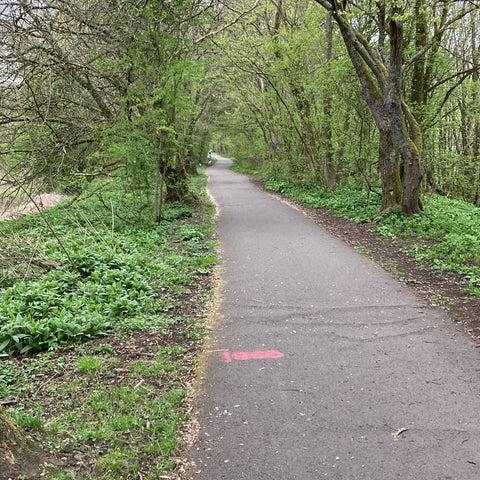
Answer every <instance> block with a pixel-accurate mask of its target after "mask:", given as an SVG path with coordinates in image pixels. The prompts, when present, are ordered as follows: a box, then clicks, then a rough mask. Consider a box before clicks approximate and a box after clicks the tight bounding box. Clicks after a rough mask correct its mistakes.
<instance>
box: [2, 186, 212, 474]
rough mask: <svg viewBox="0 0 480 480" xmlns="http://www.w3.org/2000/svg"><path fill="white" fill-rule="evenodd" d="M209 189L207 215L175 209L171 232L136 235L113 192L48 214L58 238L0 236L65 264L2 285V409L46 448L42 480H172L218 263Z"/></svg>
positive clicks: (144, 230)
mask: <svg viewBox="0 0 480 480" xmlns="http://www.w3.org/2000/svg"><path fill="white" fill-rule="evenodd" d="M197 182H198V186H197V188H198V192H199V195H200V196H202V200H201V202H200V204H199V205H198V206H197V207H195V208H194V207H192V206H188V205H183V204H174V205H169V206H166V210H165V220H164V221H162V223H161V224H155V223H152V222H148V221H137V222H136V223H135V224H132V223H129V220H131V215H132V212H131V211H130V210H128V208H127V207H126V208H125V209H124V210H121V209H122V207H121V206H119V207H118V208H119V209H120V211H119V212H118V213H119V216H120V217H121V218H124V219H125V220H127V221H120V220H118V218H117V217H115V220H114V221H113V220H112V217H111V211H108V210H107V209H105V208H104V207H103V204H106V205H112V206H113V208H116V205H117V204H116V203H115V199H116V194H115V192H111V193H110V194H109V199H108V201H106V200H105V198H103V199H102V202H100V200H98V199H96V198H95V197H91V198H89V199H88V201H86V202H85V203H84V204H79V205H77V206H76V207H75V209H72V208H69V207H67V206H66V205H59V206H58V207H55V208H53V209H51V210H49V211H48V219H49V222H51V224H52V225H53V226H54V228H55V231H56V232H57V235H59V238H56V237H55V236H54V235H52V233H51V232H50V231H49V230H48V229H47V228H46V227H45V223H44V222H43V221H42V219H41V218H39V216H38V215H31V216H28V217H22V218H20V219H18V220H16V221H8V222H3V223H2V224H0V225H1V229H2V233H4V237H6V236H9V237H10V238H12V237H14V236H18V235H21V236H22V237H23V239H24V240H25V242H24V245H26V246H25V247H24V253H25V254H29V255H31V256H32V257H35V258H41V259H42V260H44V261H48V262H51V263H49V265H55V267H54V268H51V269H49V270H48V271H45V270H44V269H43V268H42V267H39V268H37V267H36V266H35V265H30V267H29V268H27V267H25V266H22V268H20V269H17V270H9V271H8V272H7V271H4V275H3V279H2V283H1V285H0V287H1V289H0V346H1V353H2V355H3V358H1V359H0V398H3V399H7V400H8V402H7V404H8V407H7V408H8V411H9V412H10V414H11V415H12V416H13V417H14V419H15V420H16V421H17V423H18V424H19V425H21V426H22V427H24V428H25V429H27V430H28V431H30V432H31V433H32V434H33V435H34V436H35V437H36V438H37V439H38V440H39V441H40V442H41V443H42V444H43V446H44V450H45V452H46V453H47V457H48V458H47V463H49V464H50V466H48V467H47V468H46V471H45V475H44V476H43V477H42V478H45V479H47V480H67V479H68V480H80V479H85V478H89V479H98V480H110V479H114V478H115V479H137V478H143V479H144V480H149V479H150V480H153V479H158V478H159V477H161V476H172V478H173V475H174V473H172V472H173V471H174V470H175V469H176V467H177V455H178V454H179V451H180V449H181V447H182V434H183V432H184V429H185V422H186V420H187V419H188V399H189V396H190V395H191V393H192V387H191V385H190V381H191V378H192V374H193V373H192V372H193V369H194V366H195V363H196V356H197V353H198V347H199V345H200V344H201V342H202V340H203V338H204V334H205V326H204V323H203V315H204V313H203V312H204V310H205V307H206V305H207V303H208V301H209V299H210V280H209V278H210V277H209V273H210V272H212V269H213V267H214V265H215V264H216V263H217V258H216V257H215V242H214V241H213V240H212V236H213V234H214V225H213V208H212V207H211V206H210V205H209V203H208V202H207V201H206V194H205V191H204V180H200V181H199V180H198V179H197ZM106 196H107V195H106V194H104V197H106ZM121 200H122V202H125V196H124V195H122V199H121ZM120 203H121V202H119V204H120ZM40 239H41V240H42V241H40ZM59 240H60V241H61V242H62V243H63V245H64V247H66V250H67V251H68V252H69V255H70V258H68V257H67V255H66V253H65V252H64V250H63V249H62V247H61V246H60V244H59V243H60V242H59ZM20 353H21V355H20Z"/></svg>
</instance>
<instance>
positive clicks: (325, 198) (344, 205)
mask: <svg viewBox="0 0 480 480" xmlns="http://www.w3.org/2000/svg"><path fill="white" fill-rule="evenodd" d="M265 187H266V188H267V190H271V191H274V192H279V193H284V194H285V195H287V196H288V197H290V198H292V199H293V200H297V201H299V202H302V203H304V204H305V205H307V206H309V207H313V208H325V209H327V210H330V211H332V212H334V213H335V214H337V215H338V216H340V217H344V218H350V219H352V220H354V221H355V222H357V223H364V222H369V221H370V219H371V218H372V217H373V216H374V215H375V214H376V213H377V212H378V210H379V207H380V204H381V201H380V199H379V198H378V197H377V196H374V195H368V194H367V193H366V192H365V191H361V190H356V189H353V188H349V187H339V188H337V190H336V191H335V192H334V193H332V192H328V191H326V190H325V189H324V188H322V187H316V186H307V185H303V186H297V185H295V184H293V183H291V182H285V181H278V180H267V182H266V183H265Z"/></svg>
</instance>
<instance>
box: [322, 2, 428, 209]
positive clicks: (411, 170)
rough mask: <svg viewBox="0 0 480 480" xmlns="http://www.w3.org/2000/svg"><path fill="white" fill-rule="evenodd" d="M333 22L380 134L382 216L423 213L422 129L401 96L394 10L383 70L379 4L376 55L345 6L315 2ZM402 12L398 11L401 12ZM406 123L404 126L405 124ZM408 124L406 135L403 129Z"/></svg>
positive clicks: (382, 15) (399, 44)
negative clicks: (387, 212)
mask: <svg viewBox="0 0 480 480" xmlns="http://www.w3.org/2000/svg"><path fill="white" fill-rule="evenodd" d="M316 1H317V3H319V4H320V5H322V6H323V7H324V8H325V9H326V10H328V11H329V12H330V13H331V14H332V16H333V18H334V19H335V21H336V23H337V25H338V27H339V29H340V32H341V34H342V37H343V41H344V43H345V46H346V48H347V52H348V55H349V56H350V59H351V61H352V64H353V66H354V68H355V71H356V73H357V76H358V78H359V80H360V83H361V85H362V88H363V92H364V96H365V100H366V102H367V104H368V107H369V108H370V111H371V112H372V116H373V118H374V121H375V124H376V125H377V127H378V130H379V132H380V145H379V156H380V157H379V163H380V169H381V172H382V210H386V209H388V208H391V207H395V206H397V205H398V203H397V202H398V201H399V199H400V197H399V196H398V193H399V191H400V190H401V192H402V194H401V202H400V205H398V206H400V207H401V209H402V212H403V213H404V214H405V215H412V214H414V213H417V212H419V211H420V210H421V201H420V186H421V180H422V174H421V170H420V155H421V144H422V132H421V128H420V126H419V124H418V122H416V120H415V118H414V117H413V115H412V114H411V113H410V111H409V110H408V107H407V106H406V104H405V102H404V100H403V96H402V54H403V24H402V22H396V21H394V20H393V18H394V15H395V13H396V9H397V8H398V7H393V9H392V12H391V14H392V20H391V21H390V67H389V68H387V67H386V65H387V64H388V62H387V55H386V51H387V49H385V48H384V42H385V38H386V35H385V30H384V27H385V24H386V22H385V15H386V12H385V5H384V4H383V3H382V2H378V3H377V4H376V6H377V9H378V11H377V13H378V20H379V25H381V28H380V32H379V37H378V49H377V48H373V47H372V46H371V45H370V44H369V43H368V41H367V40H366V39H365V38H363V37H362V36H361V35H360V33H359V32H358V31H357V30H355V29H354V28H353V27H352V26H351V25H350V23H349V21H348V18H347V15H346V13H345V11H344V10H343V4H340V3H338V2H331V1H328V0H316ZM399 12H400V9H399ZM405 119H406V120H405ZM406 121H408V126H409V128H410V132H411V134H410V133H409V130H408V129H407V126H406ZM391 143H393V145H394V146H395V148H396V150H397V151H398V152H399V154H400V156H401V157H402V167H403V177H402V184H401V187H400V183H399V181H400V176H399V175H398V173H397V172H398V167H397V164H396V160H394V155H393V149H392V148H391Z"/></svg>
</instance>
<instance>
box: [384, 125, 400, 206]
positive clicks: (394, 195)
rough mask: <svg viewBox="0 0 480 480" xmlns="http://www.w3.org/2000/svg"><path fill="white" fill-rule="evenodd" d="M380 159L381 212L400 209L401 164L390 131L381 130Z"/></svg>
mask: <svg viewBox="0 0 480 480" xmlns="http://www.w3.org/2000/svg"><path fill="white" fill-rule="evenodd" d="M378 158H379V159H380V160H381V161H380V170H381V178H382V207H381V210H380V212H385V211H387V210H391V209H392V208H395V207H396V208H399V207H400V206H401V203H402V185H401V179H400V163H399V161H398V155H397V150H396V149H395V146H394V144H393V140H392V132H391V130H390V129H387V130H381V131H380V136H379V142H378Z"/></svg>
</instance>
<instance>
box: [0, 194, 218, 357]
mask: <svg viewBox="0 0 480 480" xmlns="http://www.w3.org/2000/svg"><path fill="white" fill-rule="evenodd" d="M102 197H103V198H102V200H103V202H102V201H100V198H99V197H90V198H89V199H88V200H86V201H85V202H81V203H79V204H78V205H77V206H76V208H75V209H74V210H70V209H68V208H66V207H57V208H54V209H52V210H50V211H49V212H48V216H49V221H50V222H51V224H52V225H53V226H54V228H55V230H56V231H57V235H58V234H60V235H61V242H62V244H60V243H59V241H58V239H57V238H55V237H54V236H53V235H52V233H51V232H50V230H49V229H47V228H46V225H45V224H44V223H43V220H42V219H41V218H40V216H39V215H33V216H29V217H28V218H26V217H23V218H20V219H19V220H17V221H10V222H8V223H7V224H4V225H3V230H4V231H5V233H7V232H16V233H17V234H20V232H21V235H23V237H24V238H25V239H28V237H29V236H35V238H38V237H41V238H42V239H43V241H44V243H43V245H42V246H38V245H37V246H36V249H37V252H36V254H37V255H38V253H41V255H42V257H43V258H45V259H48V260H50V261H54V262H56V264H57V265H58V267H57V268H54V269H52V270H50V271H49V272H48V273H46V274H44V275H42V276H41V277H40V278H35V276H32V277H31V278H26V279H24V280H22V281H16V282H13V285H12V279H7V278H6V279H5V283H4V285H3V290H0V355H8V354H12V353H26V352H38V351H41V350H48V349H57V348H59V347H60V346H62V345H65V344H72V343H79V342H84V341H86V340H89V339H92V338H95V337H99V336H105V335H107V334H108V333H109V331H111V330H112V329H122V330H131V329H132V328H133V329H135V328H143V327H144V326H145V323H146V322H147V320H146V319H145V318H144V315H147V314H151V313H155V312H157V311H158V312H166V311H168V310H170V309H171V308H173V307H174V306H175V305H176V303H177V300H176V297H177V296H179V295H181V294H182V293H183V291H184V290H185V288H186V285H188V283H190V282H191V275H192V273H193V272H196V273H197V274H198V273H208V272H209V271H211V266H212V265H214V264H215V263H216V262H217V259H216V258H215V256H214V255H212V254H211V253H210V252H209V251H208V248H207V249H206V248H205V247H204V246H203V244H202V242H203V241H204V239H205V236H206V235H209V234H210V232H208V231H207V230H208V228H209V227H208V226H207V225H206V224H202V225H198V226H193V225H182V223H181V222H184V221H186V220H187V219H188V218H191V217H192V216H193V210H192V209H191V207H187V206H185V205H183V204H180V203H178V202H177V203H174V204H171V205H169V204H167V205H166V206H165V217H166V218H167V219H168V221H165V222H164V223H162V224H157V223H153V222H141V223H137V224H136V225H130V224H129V223H126V222H125V221H121V220H118V219H116V218H115V217H112V218H110V215H111V211H109V210H108V209H107V208H105V206H109V207H110V208H111V209H112V211H113V212H116V213H118V214H119V215H120V216H121V217H122V216H125V217H127V219H128V218H131V213H129V212H131V210H132V209H130V211H129V210H128V208H127V205H126V204H125V202H126V199H128V198H133V197H132V196H130V197H129V196H128V195H127V196H125V195H124V194H123V192H117V193H115V192H114V191H110V192H106V193H104V194H103V196H102ZM122 218H123V217H122ZM107 222H111V225H110V226H108V223H107ZM177 229H178V236H179V238H180V240H181V242H182V243H184V244H185V246H184V247H183V245H178V244H176V243H170V242H167V241H166V237H167V236H168V235H171V236H172V235H174V234H176V232H177ZM27 244H28V242H27ZM62 245H63V247H62ZM180 247H182V248H180ZM65 249H66V250H67V251H68V253H69V255H68V257H67V256H66V254H65ZM32 255H33V252H32Z"/></svg>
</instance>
